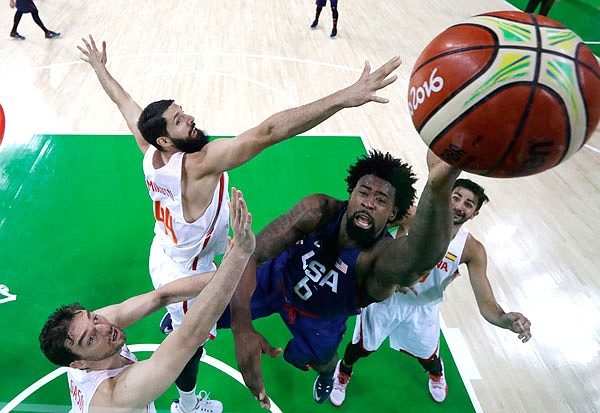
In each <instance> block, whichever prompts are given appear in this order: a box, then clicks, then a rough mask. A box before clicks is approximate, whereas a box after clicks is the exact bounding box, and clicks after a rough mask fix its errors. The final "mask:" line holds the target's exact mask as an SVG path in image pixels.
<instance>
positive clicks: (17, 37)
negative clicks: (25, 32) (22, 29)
mask: <svg viewBox="0 0 600 413" xmlns="http://www.w3.org/2000/svg"><path fill="white" fill-rule="evenodd" d="M10 37H12V38H13V39H16V40H25V36H21V35H20V34H19V33H17V32H10Z"/></svg>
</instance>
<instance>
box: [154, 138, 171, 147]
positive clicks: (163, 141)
mask: <svg viewBox="0 0 600 413" xmlns="http://www.w3.org/2000/svg"><path fill="white" fill-rule="evenodd" d="M156 143H157V144H158V145H160V146H165V147H166V146H169V145H170V144H171V141H170V139H169V138H168V137H166V136H159V137H158V139H156Z"/></svg>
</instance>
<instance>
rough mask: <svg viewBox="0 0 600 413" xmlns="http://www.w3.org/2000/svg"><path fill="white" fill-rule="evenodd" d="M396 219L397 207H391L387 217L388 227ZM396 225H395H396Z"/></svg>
mask: <svg viewBox="0 0 600 413" xmlns="http://www.w3.org/2000/svg"><path fill="white" fill-rule="evenodd" d="M396 218H398V207H393V208H392V210H391V211H390V214H389V215H388V219H387V222H388V225H390V224H392V223H393V222H394V221H395V220H396ZM396 225H397V223H396Z"/></svg>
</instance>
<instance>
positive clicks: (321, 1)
mask: <svg viewBox="0 0 600 413" xmlns="http://www.w3.org/2000/svg"><path fill="white" fill-rule="evenodd" d="M326 4H327V0H317V11H316V12H315V20H313V22H312V23H311V25H310V28H311V29H313V30H314V29H316V28H317V25H318V24H319V17H320V16H321V11H323V7H325V5H326ZM329 4H330V5H331V18H332V20H333V29H331V34H330V35H329V37H330V38H332V39H335V38H336V37H337V22H338V17H339V14H338V9H337V0H329Z"/></svg>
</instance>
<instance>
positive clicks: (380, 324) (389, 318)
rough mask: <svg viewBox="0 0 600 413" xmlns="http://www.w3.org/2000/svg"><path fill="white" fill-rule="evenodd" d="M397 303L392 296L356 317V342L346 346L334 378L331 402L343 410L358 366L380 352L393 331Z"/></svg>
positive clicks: (364, 309)
mask: <svg viewBox="0 0 600 413" xmlns="http://www.w3.org/2000/svg"><path fill="white" fill-rule="evenodd" d="M393 301H394V297H393V296H392V297H390V298H388V299H387V300H385V301H383V302H381V303H374V304H371V305H369V306H368V307H366V308H363V309H362V311H361V313H360V314H359V315H358V316H356V322H355V323H354V333H353V335H352V341H351V342H350V343H348V345H347V346H346V350H345V351H344V357H343V358H342V360H340V362H339V363H338V364H337V366H336V369H335V372H334V376H333V377H334V379H333V390H332V391H331V395H330V396H329V401H330V402H331V403H332V404H333V405H334V406H337V407H339V406H341V405H342V404H343V403H344V400H345V399H346V388H347V386H348V383H349V382H350V378H351V377H352V369H353V366H354V364H356V362H357V361H358V360H360V359H361V358H364V357H368V356H369V355H370V354H371V353H373V352H374V351H376V350H377V349H378V348H379V347H380V346H381V343H383V341H384V340H385V339H386V338H387V336H388V335H389V334H390V332H391V331H393V328H394V323H395V316H396V312H395V311H393V310H394V308H395V307H394V303H393Z"/></svg>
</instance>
